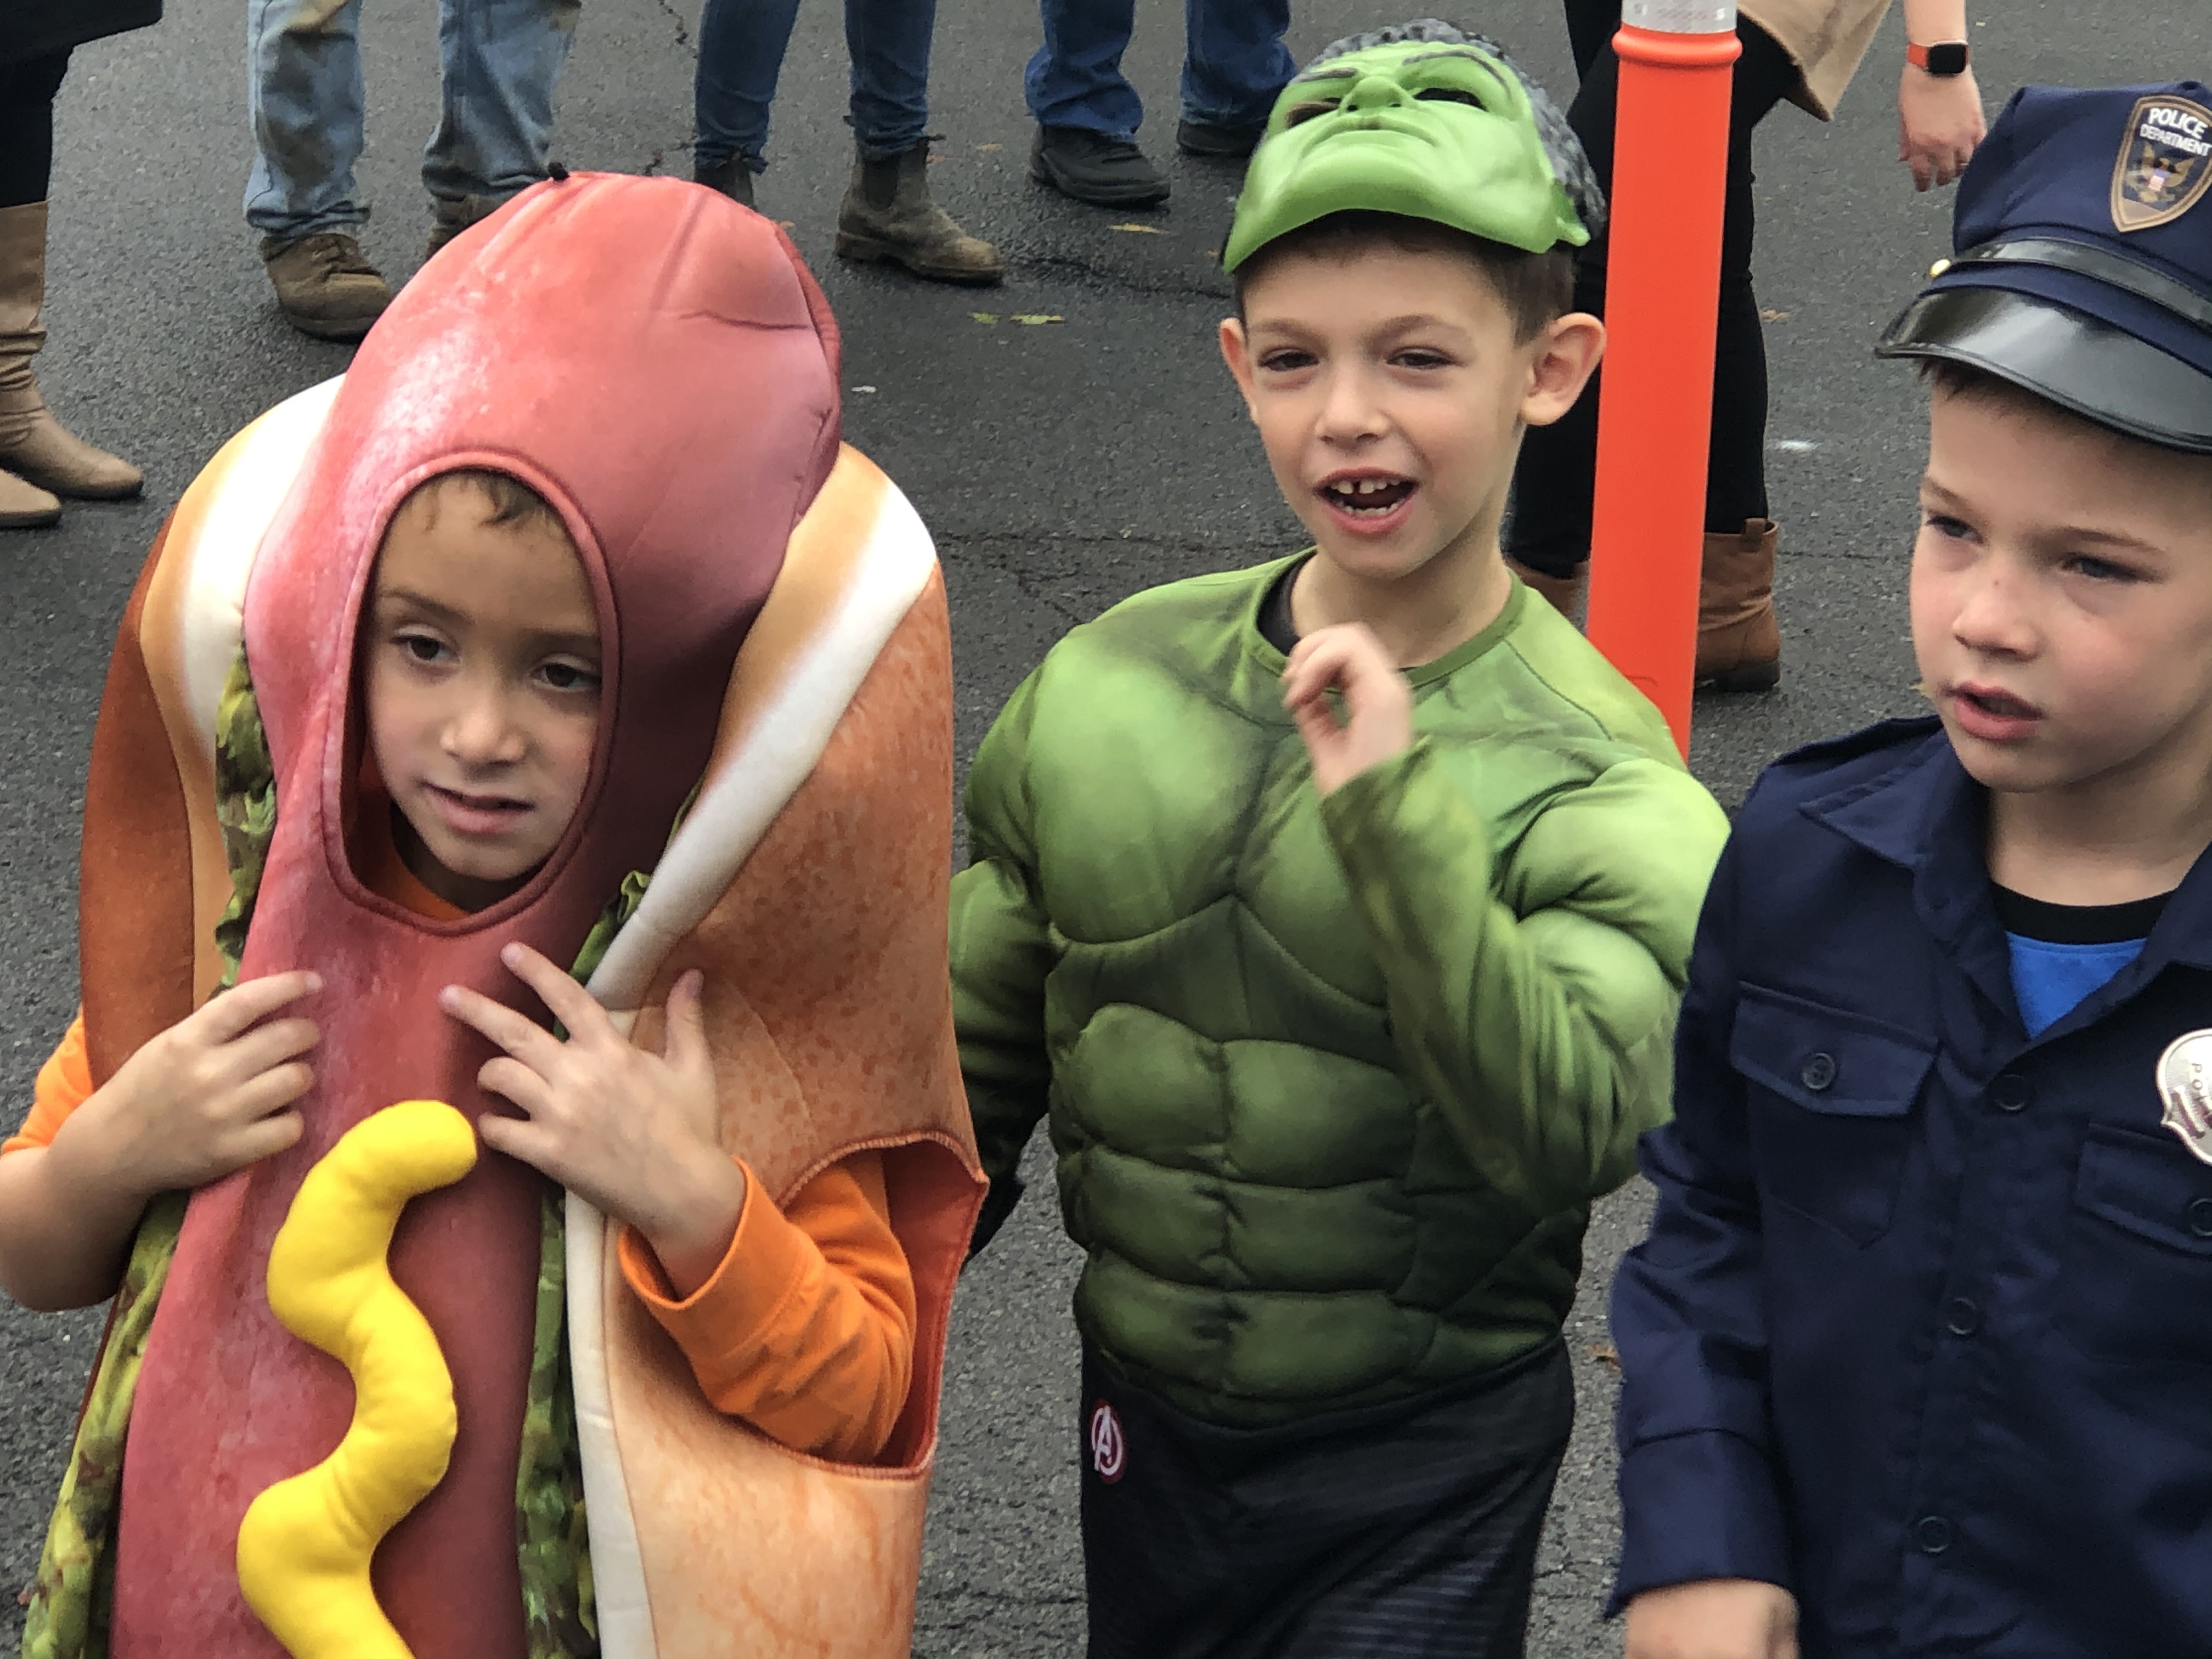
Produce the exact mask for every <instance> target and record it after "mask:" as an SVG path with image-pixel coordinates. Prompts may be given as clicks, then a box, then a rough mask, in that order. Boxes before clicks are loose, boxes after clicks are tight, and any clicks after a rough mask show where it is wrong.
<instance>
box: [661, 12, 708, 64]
mask: <svg viewBox="0 0 2212 1659" xmlns="http://www.w3.org/2000/svg"><path fill="white" fill-rule="evenodd" d="M653 4H654V5H656V6H658V7H659V8H660V9H661V10H662V11H663V12H664V13H665V14H666V15H667V18H668V21H670V22H671V23H673V24H675V25H676V44H677V45H678V46H681V47H683V48H684V51H686V52H690V54H691V55H692V56H693V57H694V58H696V57H697V56H698V55H699V46H698V43H697V42H696V41H695V40H692V38H691V26H690V24H689V23H687V22H685V21H684V14H683V13H682V12H680V11H678V10H677V9H676V8H675V7H673V6H671V5H670V4H669V3H668V0H653Z"/></svg>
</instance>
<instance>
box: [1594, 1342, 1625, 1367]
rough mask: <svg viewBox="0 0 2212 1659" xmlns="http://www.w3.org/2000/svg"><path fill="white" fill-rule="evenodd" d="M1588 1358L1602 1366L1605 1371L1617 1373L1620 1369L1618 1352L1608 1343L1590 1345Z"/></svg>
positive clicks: (1618, 1350)
mask: <svg viewBox="0 0 2212 1659" xmlns="http://www.w3.org/2000/svg"><path fill="white" fill-rule="evenodd" d="M1589 1357H1590V1358H1592V1359H1595V1360H1596V1361H1597V1363H1598V1364H1601V1365H1602V1366H1604V1367H1605V1368H1606V1369H1607V1370H1614V1371H1617V1370H1620V1349H1618V1348H1616V1347H1614V1346H1613V1344H1612V1343H1610V1342H1593V1343H1591V1344H1590V1346H1589Z"/></svg>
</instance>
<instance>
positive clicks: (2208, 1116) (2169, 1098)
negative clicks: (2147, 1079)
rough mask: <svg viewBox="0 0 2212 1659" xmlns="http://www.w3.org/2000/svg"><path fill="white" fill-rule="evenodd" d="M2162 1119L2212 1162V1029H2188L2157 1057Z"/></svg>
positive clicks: (2182, 1138)
mask: <svg viewBox="0 0 2212 1659" xmlns="http://www.w3.org/2000/svg"><path fill="white" fill-rule="evenodd" d="M2158 1093H2159V1098H2160V1100H2162V1101H2164V1102H2165V1103H2166V1109H2165V1111H2164V1112H2163V1113H2161V1114H2160V1117H2159V1121H2160V1122H2161V1123H2163V1124H2165V1125H2166V1127H2167V1128H2169V1129H2171V1130H2172V1131H2173V1133H2175V1134H2176V1135H2178V1136H2179V1137H2180V1139H2181V1144H2182V1145H2183V1146H2186V1147H2188V1148H2189V1150H2190V1151H2191V1152H2194V1153H2196V1154H2197V1157H2198V1158H2202V1159H2203V1160H2204V1162H2205V1163H2207V1164H2212V1031H2187V1032H2185V1033H2183V1034H2182V1035H2181V1036H2178V1037H2176V1038H2174V1040H2173V1041H2172V1042H2169V1043H2168V1044H2166V1052H2165V1053H2164V1054H2160V1056H2159V1057H2158Z"/></svg>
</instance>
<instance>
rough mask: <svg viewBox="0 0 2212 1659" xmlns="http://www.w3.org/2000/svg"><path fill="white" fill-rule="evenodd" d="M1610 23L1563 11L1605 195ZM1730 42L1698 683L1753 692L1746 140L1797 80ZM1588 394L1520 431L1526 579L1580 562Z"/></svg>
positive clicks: (1768, 541) (1756, 674)
mask: <svg viewBox="0 0 2212 1659" xmlns="http://www.w3.org/2000/svg"><path fill="white" fill-rule="evenodd" d="M1619 23H1620V5H1619V0H1568V3H1567V24H1568V32H1569V35H1570V37H1571V40H1572V42H1573V45H1574V51H1575V61H1576V63H1577V66H1578V67H1579V68H1580V69H1581V70H1582V77H1583V78H1582V86H1581V89H1580V90H1579V91H1578V92H1577V94H1576V96H1575V101H1574V105H1573V106H1572V107H1571V109H1570V110H1569V111H1568V115H1567V118H1568V120H1569V122H1570V123H1571V125H1573V127H1574V129H1575V131H1576V133H1577V136H1579V137H1581V139H1582V141H1583V148H1584V149H1586V150H1588V151H1589V158H1590V164H1591V165H1592V166H1593V167H1595V168H1596V170H1597V175H1598V178H1599V179H1600V180H1601V182H1602V183H1603V184H1604V185H1605V186H1606V188H1607V190H1610V189H1611V188H1612V185H1613V127H1614V120H1615V116H1616V113H1617V112H1618V108H1619V100H1620V64H1619V61H1618V60H1617V59H1616V58H1614V57H1613V45H1612V40H1613V30H1614V29H1615V28H1616V27H1618V26H1619ZM1736 33H1737V36H1738V38H1739V39H1740V40H1741V41H1742V43H1743V54H1742V56H1741V58H1738V59H1737V60H1736V64H1735V79H1734V83H1733V87H1732V91H1731V96H1730V99H1729V148H1728V188H1727V195H1726V200H1725V207H1724V209H1723V218H1722V231H1721V286H1720V299H1719V315H1718V331H1717V340H1716V349H1715V354H1714V360H1713V420H1712V438H1711V446H1710V450H1709V460H1708V471H1707V473H1706V483H1705V531H1706V541H1705V561H1706V576H1707V581H1706V584H1705V587H1706V592H1705V602H1704V603H1702V604H1701V605H1700V606H1699V678H1700V679H1701V680H1705V681H1708V682H1718V683H1720V684H1724V685H1731V686H1735V687H1739V688H1741V689H1744V690H1752V689H1764V687H1765V686H1767V685H1771V684H1774V679H1775V675H1776V672H1777V661H1778V653H1779V644H1778V640H1777V638H1776V635H1775V631H1774V621H1773V609H1772V602H1771V579H1772V570H1773V555H1774V535H1773V526H1772V523H1771V520H1769V519H1768V517H1767V500H1766V467H1765V445H1766V343H1765V337H1764V336H1763V334H1762V333H1761V331H1760V328H1759V299H1758V296H1757V295H1756V294H1755V293H1754V292H1753V288H1752V276H1751V256H1752V244H1753V232H1754V228H1755V227H1754V216H1753V205H1752V193H1751V192H1752V166H1751V140H1752V132H1753V129H1755V128H1756V127H1757V126H1758V125H1759V122H1760V121H1761V120H1763V119H1765V117H1766V114H1767V112H1769V111H1771V109H1772V108H1773V107H1774V106H1775V105H1776V104H1778V103H1779V102H1780V101H1781V100H1783V99H1784V98H1785V97H1787V96H1788V95H1789V94H1790V93H1791V92H1793V91H1794V90H1796V86H1797V83H1798V76H1797V67H1796V64H1794V63H1792V62H1791V61H1790V55H1789V54H1788V53H1787V52H1784V50H1783V49H1782V47H1781V46H1779V45H1778V44H1777V43H1776V41H1775V40H1774V38H1773V37H1772V36H1771V35H1770V34H1768V33H1766V32H1765V30H1763V29H1761V28H1759V27H1758V26H1757V25H1756V24H1754V23H1751V22H1740V23H1739V24H1738V26H1737V29H1736ZM1606 262H1607V243H1606V240H1605V239H1604V238H1602V237H1601V238H1599V239H1597V240H1595V241H1593V242H1592V243H1591V244H1590V246H1589V247H1587V248H1585V249H1583V252H1582V254H1581V256H1580V257H1579V258H1578V259H1577V262H1576V280H1575V304H1576V306H1577V308H1579V309H1581V310H1585V311H1590V312H1595V313H1597V314H1598V315H1600V316H1602V315H1603V314H1604V313H1605V285H1606ZM1602 372H1603V371H1602V370H1601V371H1600V374H1602ZM1598 384H1599V382H1598V380H1597V379H1596V378H1593V379H1592V380H1591V382H1590V384H1589V386H1588V387H1587V388H1585V390H1584V391H1583V396H1582V398H1581V401H1580V402H1578V403H1577V404H1576V405H1575V407H1574V409H1573V410H1571V411H1570V412H1569V413H1568V415H1567V416H1566V417H1565V419H1564V420H1562V421H1560V422H1559V423H1558V424H1556V425H1554V426H1550V427H1540V428H1532V429H1531V430H1530V432H1529V433H1528V438H1527V441H1526V442H1525V443H1524V444H1523V445H1522V452H1521V461H1520V465H1519V468H1518V470H1517V471H1516V472H1515V474H1514V509H1513V523H1512V528H1511V531H1510V537H1509V545H1508V548H1507V551H1508V553H1509V554H1510V556H1511V557H1512V559H1513V560H1514V562H1516V563H1517V564H1519V565H1521V566H1522V567H1523V568H1524V570H1527V571H1533V572H1534V573H1536V574H1537V575H1538V576H1540V577H1543V578H1547V579H1549V580H1550V581H1551V582H1556V583H1561V584H1564V583H1565V582H1566V581H1570V580H1577V579H1578V578H1579V577H1580V576H1581V574H1582V573H1583V569H1584V568H1585V562H1586V561H1587V560H1588V559H1589V545H1590V501H1591V495H1592V491H1593V487H1594V484H1595V477H1596V471H1597V410H1598ZM1547 585H1548V584H1547ZM1554 591H1556V590H1554Z"/></svg>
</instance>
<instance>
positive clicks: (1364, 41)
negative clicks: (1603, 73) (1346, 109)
mask: <svg viewBox="0 0 2212 1659" xmlns="http://www.w3.org/2000/svg"><path fill="white" fill-rule="evenodd" d="M1408 44H1432V45H1436V46H1471V47H1473V48H1474V50H1475V51H1476V52H1480V53H1481V54H1482V55H1483V56H1484V57H1486V58H1490V59H1492V61H1494V62H1496V63H1497V64H1500V65H1502V66H1503V67H1504V69H1505V70H1506V71H1507V72H1508V73H1510V75H1511V76H1513V78H1514V79H1515V80H1516V81H1518V82H1520V83H1521V85H1522V89H1523V90H1524V91H1526V92H1527V93H1528V107H1529V108H1530V109H1531V110H1532V111H1534V113H1535V117H1536V137H1537V141H1538V142H1539V143H1541V144H1542V145H1543V147H1544V159H1545V160H1546V161H1548V162H1549V163H1550V164H1551V167H1552V176H1553V178H1554V179H1558V180H1559V185H1560V187H1561V188H1562V189H1564V190H1565V191H1566V192H1567V199H1568V200H1569V201H1570V202H1571V203H1573V204H1574V209H1575V216H1576V217H1577V218H1578V219H1580V220H1581V221H1582V222H1583V229H1585V230H1587V231H1589V234H1590V235H1591V237H1592V239H1593V240H1595V238H1597V237H1599V236H1601V235H1602V234H1604V233H1605V216H1606V215H1605V191H1604V190H1603V189H1602V188H1601V186H1600V185H1599V184H1598V181H1597V172H1596V170H1595V168H1593V167H1591V166H1590V162H1589V155H1587V154H1586V153H1585V152H1584V151H1583V141H1582V140H1581V139H1579V138H1577V137H1575V130H1574V129H1573V128H1572V127H1571V126H1569V125H1567V118H1566V114H1565V112H1564V111H1562V110H1561V109H1560V108H1559V106H1558V105H1557V104H1555V103H1553V101H1552V95H1551V94H1549V93H1547V92H1546V91H1545V90H1544V88H1543V85H1542V83H1541V82H1539V81H1537V79H1536V78H1535V77H1534V76H1532V75H1530V74H1529V73H1528V70H1524V69H1522V67H1521V65H1520V64H1517V63H1516V62H1515V61H1514V58H1513V55H1512V54H1511V53H1510V52H1507V51H1506V50H1505V48H1504V47H1503V46H1499V45H1498V43H1497V42H1496V41H1495V40H1491V39H1490V38H1489V37H1488V36H1487V35H1481V34H1474V33H1469V32H1468V31H1467V30H1466V29H1463V28H1461V27H1459V26H1458V25H1457V24H1455V23H1447V22H1445V21H1443V20H1442V19H1441V18H1436V17H1421V18H1416V19H1415V20H1414V21H1412V22H1410V23H1391V24H1389V25H1387V26H1386V27H1382V28H1379V29H1369V30H1367V31H1365V32H1364V33H1360V34H1347V35H1346V36H1345V37H1344V39H1342V40H1333V41H1331V42H1330V43H1329V44H1328V46H1323V47H1322V49H1321V50H1320V51H1319V52H1316V53H1315V54H1314V56H1313V58H1312V59H1311V60H1310V61H1309V62H1308V63H1307V64H1306V66H1305V67H1304V69H1302V70H1299V71H1298V73H1299V74H1300V75H1301V76H1306V75H1310V74H1312V73H1313V71H1314V70H1317V69H1319V68H1320V67H1321V66H1322V64H1326V63H1328V62H1329V61H1330V60H1331V59H1332V58H1342V57H1345V56H1346V55H1347V54H1349V53H1352V52H1365V51H1366V50H1367V49H1368V48H1369V47H1370V46H1404V45H1408Z"/></svg>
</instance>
